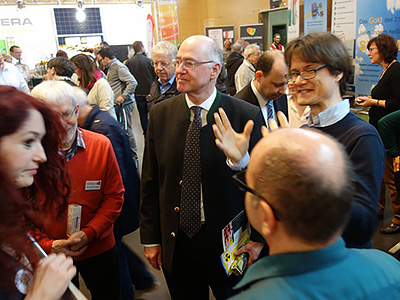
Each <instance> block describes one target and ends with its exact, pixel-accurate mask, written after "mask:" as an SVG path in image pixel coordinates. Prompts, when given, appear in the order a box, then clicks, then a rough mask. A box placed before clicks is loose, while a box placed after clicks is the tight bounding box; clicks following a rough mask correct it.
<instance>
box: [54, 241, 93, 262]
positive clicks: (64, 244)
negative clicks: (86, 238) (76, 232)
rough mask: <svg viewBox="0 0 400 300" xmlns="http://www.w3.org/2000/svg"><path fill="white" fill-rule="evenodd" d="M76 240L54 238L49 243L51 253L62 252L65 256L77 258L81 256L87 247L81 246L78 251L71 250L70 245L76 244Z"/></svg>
mask: <svg viewBox="0 0 400 300" xmlns="http://www.w3.org/2000/svg"><path fill="white" fill-rule="evenodd" d="M78 242H79V241H78V240H70V239H68V240H54V241H53V243H52V244H51V253H64V254H65V255H66V256H71V257H72V258H77V257H79V256H81V255H82V254H83V253H84V252H85V251H86V250H87V247H84V248H82V249H81V250H79V251H72V250H71V249H70V246H71V245H74V244H77V243H78Z"/></svg>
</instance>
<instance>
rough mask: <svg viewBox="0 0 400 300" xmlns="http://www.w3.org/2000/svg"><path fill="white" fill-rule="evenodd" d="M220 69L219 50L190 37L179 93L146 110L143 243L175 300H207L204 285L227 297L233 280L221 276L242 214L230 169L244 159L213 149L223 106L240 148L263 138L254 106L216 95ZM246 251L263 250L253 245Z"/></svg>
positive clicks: (180, 57)
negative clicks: (227, 234)
mask: <svg viewBox="0 0 400 300" xmlns="http://www.w3.org/2000/svg"><path fill="white" fill-rule="evenodd" d="M221 65H222V53H221V50H220V49H219V47H218V45H217V44H216V43H215V42H214V41H213V40H212V39H210V38H208V37H205V36H192V37H189V38H188V39H186V40H185V41H184V42H183V43H182V45H181V47H180V49H179V52H178V54H177V57H176V60H175V66H176V71H175V75H176V82H177V89H178V91H179V92H181V93H182V94H181V95H178V96H176V97H173V98H171V99H169V100H167V101H163V102H161V103H159V104H157V105H155V106H154V107H153V108H152V109H151V111H150V117H149V127H148V132H147V138H146V146H145V151H144V160H143V172H142V199H141V208H140V213H141V225H140V226H141V242H142V244H144V246H145V250H144V254H145V256H146V258H147V259H148V260H149V262H150V264H151V265H152V266H153V267H154V268H155V269H160V268H161V267H162V269H163V272H164V275H165V278H166V280H167V284H168V287H169V290H170V293H171V296H172V298H173V299H199V300H200V299H209V287H211V289H212V291H213V294H214V296H215V297H216V298H217V299H226V298H228V297H230V296H232V295H233V294H234V292H233V289H232V287H233V285H234V284H235V283H236V282H237V280H238V277H235V276H230V277H228V276H227V275H226V273H225V271H224V269H223V267H222V263H221V260H220V255H221V254H222V252H223V245H222V236H223V235H222V230H223V228H224V227H225V226H226V225H227V224H228V223H229V222H230V221H231V220H232V219H233V218H234V217H235V216H236V215H237V214H238V213H239V212H241V211H242V210H243V209H244V203H243V196H244V195H243V193H242V192H241V191H239V190H238V189H237V187H236V186H235V185H234V182H233V181H232V175H233V174H234V173H235V172H234V171H233V170H232V168H233V166H232V165H235V166H239V167H240V165H241V164H243V162H242V161H241V159H242V155H241V154H240V151H233V152H232V153H230V155H229V156H228V157H229V158H230V161H229V163H228V164H227V159H226V156H225V155H224V153H222V152H221V151H220V150H219V149H218V148H217V146H216V142H215V136H214V133H213V126H214V125H215V121H214V114H217V111H219V108H223V110H224V111H225V112H226V114H227V115H228V117H229V118H230V119H231V125H232V127H233V128H235V130H236V131H238V132H241V131H242V130H244V131H243V133H242V134H237V137H238V139H239V140H240V142H239V143H238V146H239V148H248V147H249V144H250V147H252V146H253V145H254V144H255V142H256V141H257V140H258V139H259V138H260V126H261V124H262V117H261V114H260V110H259V109H258V108H257V107H254V106H253V105H250V104H248V103H246V102H244V101H241V100H238V99H235V98H233V97H230V96H228V95H225V94H221V93H219V92H218V91H217V90H216V88H215V82H216V79H217V77H218V74H219V72H220V70H221ZM221 113H222V114H224V117H225V113H224V112H222V111H221ZM223 119H224V120H225V118H223ZM250 119H253V120H254V121H251V122H250V123H248V125H247V126H246V127H245V124H246V123H247V122H248V121H249V120H250ZM219 120H220V119H219V118H218V119H217V121H218V122H219ZM253 122H254V123H253ZM253 124H254V127H255V128H254V130H253V134H252V135H251V129H252V128H253ZM221 126H223V125H222V124H221ZM245 164H247V163H245ZM261 240H262V239H261ZM250 245H251V246H254V247H256V246H258V248H257V250H260V248H259V246H260V245H259V244H258V243H252V244H250ZM254 247H253V248H254ZM250 248H251V247H250ZM249 250H252V249H249ZM254 250H255V249H254ZM258 253H259V251H257V252H256V253H255V252H253V253H251V254H250V256H251V257H250V260H254V259H256V258H257V256H258Z"/></svg>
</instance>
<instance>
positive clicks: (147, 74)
mask: <svg viewBox="0 0 400 300" xmlns="http://www.w3.org/2000/svg"><path fill="white" fill-rule="evenodd" d="M132 47H133V50H134V51H135V55H134V56H132V57H131V58H130V59H129V60H128V61H127V62H126V66H127V67H128V69H129V71H130V72H131V74H132V75H133V76H134V77H135V79H136V80H137V82H138V85H137V87H136V90H135V99H136V103H137V108H138V111H139V116H140V124H141V125H142V129H143V135H144V136H146V131H147V114H148V111H147V100H146V96H147V95H148V94H149V92H150V86H151V84H152V83H153V80H154V78H155V77H156V74H155V73H154V68H153V65H152V64H151V59H150V58H148V57H147V56H146V54H145V50H144V46H143V43H142V42H141V41H136V42H134V43H133V45H132Z"/></svg>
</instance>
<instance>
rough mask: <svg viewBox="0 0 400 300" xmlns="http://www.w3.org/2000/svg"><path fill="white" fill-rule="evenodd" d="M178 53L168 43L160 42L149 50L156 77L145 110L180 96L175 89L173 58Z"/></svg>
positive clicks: (173, 46) (172, 45)
mask: <svg viewBox="0 0 400 300" xmlns="http://www.w3.org/2000/svg"><path fill="white" fill-rule="evenodd" d="M177 53H178V49H177V48H176V46H175V45H174V44H172V43H170V42H166V41H162V42H159V43H157V44H156V45H155V46H154V47H153V48H152V49H151V57H152V59H153V67H154V71H155V73H156V75H157V78H155V80H154V82H153V83H152V85H151V87H150V93H149V95H148V96H147V108H148V111H150V109H151V107H152V106H153V105H154V104H157V103H158V102H161V101H164V100H166V99H169V98H172V97H174V96H177V95H179V94H180V92H179V91H178V90H177V89H176V80H175V58H176V54H177Z"/></svg>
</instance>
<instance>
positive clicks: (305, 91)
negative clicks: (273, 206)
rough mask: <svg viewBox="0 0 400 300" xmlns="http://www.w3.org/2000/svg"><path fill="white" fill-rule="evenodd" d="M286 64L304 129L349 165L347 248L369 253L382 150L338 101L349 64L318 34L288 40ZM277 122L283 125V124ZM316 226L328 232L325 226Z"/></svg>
mask: <svg viewBox="0 0 400 300" xmlns="http://www.w3.org/2000/svg"><path fill="white" fill-rule="evenodd" d="M285 58H286V61H287V62H288V64H289V74H288V79H289V80H290V81H292V82H293V84H294V90H295V93H296V95H297V101H298V103H299V104H300V105H309V106H310V109H311V113H310V118H309V122H308V126H309V127H312V128H315V129H318V130H321V131H323V132H325V133H327V134H329V135H331V136H333V137H334V138H336V139H337V140H338V141H339V142H340V143H341V144H343V146H344V148H345V150H346V152H347V154H348V155H349V157H350V160H351V162H352V164H353V169H354V172H355V174H356V177H355V178H356V191H355V193H354V195H353V198H354V204H353V210H352V214H351V217H350V220H349V222H348V224H347V227H346V229H345V230H344V232H343V239H344V241H345V243H346V246H347V247H349V248H371V239H372V237H373V235H374V234H375V231H376V227H377V223H378V218H377V213H378V200H379V192H380V185H381V180H382V176H383V170H384V165H385V150H384V147H383V144H382V141H381V139H380V137H379V135H378V132H377V131H376V130H375V128H374V127H373V126H372V125H370V124H368V123H367V122H365V121H363V120H362V119H361V118H359V117H358V116H356V115H355V114H354V113H352V112H351V111H350V103H349V101H348V100H347V99H344V100H342V95H344V94H345V92H346V91H347V83H348V81H349V79H350V75H351V74H352V67H351V59H350V57H349V55H348V53H347V51H346V49H345V47H344V46H343V44H342V43H341V42H340V40H339V39H338V38H337V37H336V36H334V35H332V34H329V33H317V32H314V33H310V34H308V35H306V36H304V37H301V38H297V39H294V40H292V41H291V42H290V43H289V44H288V45H287V48H286V51H285ZM283 119H284V118H283ZM280 121H281V124H282V121H283V120H282V119H281V120H280ZM225 127H226V126H225ZM218 129H219V136H221V137H226V136H231V137H234V136H235V135H234V134H233V133H232V132H231V131H232V128H224V127H222V126H220V127H219V128H218ZM228 141H229V142H228ZM220 145H222V146H221V148H222V149H225V148H230V146H228V145H235V142H234V141H232V140H230V139H229V138H226V140H225V141H224V140H223V139H220ZM310 146H311V145H310ZM231 147H232V149H233V151H234V150H237V149H236V147H234V146H231ZM244 150H245V149H244ZM241 153H244V152H243V150H242V151H241ZM321 169H322V170H323V169H324V165H321ZM320 226H323V227H329V224H321V225H320Z"/></svg>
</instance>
